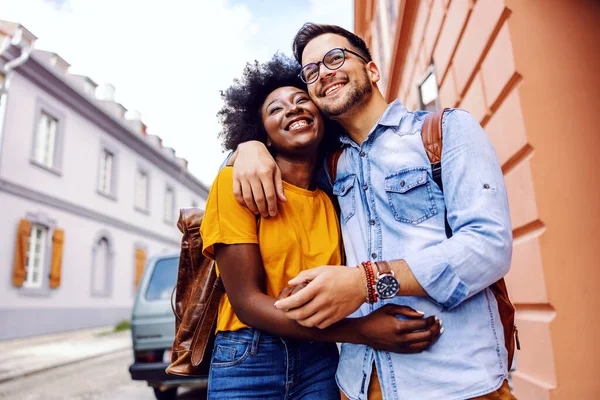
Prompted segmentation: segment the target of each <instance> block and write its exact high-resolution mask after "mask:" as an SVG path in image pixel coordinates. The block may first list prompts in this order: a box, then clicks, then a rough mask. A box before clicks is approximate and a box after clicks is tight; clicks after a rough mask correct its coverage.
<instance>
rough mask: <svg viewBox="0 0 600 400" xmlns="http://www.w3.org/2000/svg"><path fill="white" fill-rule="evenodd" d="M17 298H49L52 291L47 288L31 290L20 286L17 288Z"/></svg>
mask: <svg viewBox="0 0 600 400" xmlns="http://www.w3.org/2000/svg"><path fill="white" fill-rule="evenodd" d="M17 289H18V293H19V296H25V297H50V293H51V291H52V289H50V288H49V287H40V288H31V287H25V286H21V287H18V288H17Z"/></svg>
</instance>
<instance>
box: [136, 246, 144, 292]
mask: <svg viewBox="0 0 600 400" xmlns="http://www.w3.org/2000/svg"><path fill="white" fill-rule="evenodd" d="M145 266H146V252H145V251H144V250H142V249H135V290H137V288H138V285H139V284H140V280H141V279H142V274H143V273H144V267H145Z"/></svg>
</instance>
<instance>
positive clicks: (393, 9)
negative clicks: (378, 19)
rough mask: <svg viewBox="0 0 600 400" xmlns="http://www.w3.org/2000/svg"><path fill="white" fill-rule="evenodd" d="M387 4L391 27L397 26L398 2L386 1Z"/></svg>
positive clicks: (393, 0) (396, 0) (394, 0)
mask: <svg viewBox="0 0 600 400" xmlns="http://www.w3.org/2000/svg"><path fill="white" fill-rule="evenodd" d="M385 2H386V3H387V14H388V19H389V26H390V27H394V26H396V18H398V4H396V3H397V2H398V0H386V1H385Z"/></svg>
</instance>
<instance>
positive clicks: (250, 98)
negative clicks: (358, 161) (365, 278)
mask: <svg viewBox="0 0 600 400" xmlns="http://www.w3.org/2000/svg"><path fill="white" fill-rule="evenodd" d="M224 100H225V106H224V107H223V109H222V110H221V111H220V112H219V116H220V119H221V122H222V124H223V131H222V132H221V137H222V138H223V142H224V145H225V147H226V148H228V149H235V148H236V147H237V145H238V144H239V143H242V142H245V141H248V140H259V141H262V142H263V143H265V144H266V145H267V146H268V148H269V149H270V151H271V152H272V154H273V156H274V158H275V160H276V162H277V164H278V166H279V168H280V170H281V175H282V179H283V181H284V190H285V193H286V197H287V202H286V203H282V204H281V205H280V208H279V213H278V214H277V216H276V217H273V218H259V217H257V216H256V215H254V214H253V213H252V212H251V211H249V210H248V209H247V208H245V207H242V206H240V205H239V204H238V203H237V201H236V200H235V197H234V193H233V188H232V187H233V184H232V182H233V177H232V168H230V167H226V168H224V169H222V170H221V172H220V173H219V175H218V176H217V178H216V179H215V181H214V183H213V185H212V188H211V192H210V195H209V197H208V201H207V204H206V210H205V215H204V220H203V223H202V227H201V233H202V239H203V244H204V249H203V252H204V254H205V255H206V256H208V257H210V258H213V259H215V260H216V262H217V267H218V270H219V273H220V275H221V277H222V279H223V283H224V285H225V289H226V292H227V295H226V296H224V298H223V300H222V302H221V304H220V307H219V315H218V321H217V336H216V340H215V347H214V351H213V357H212V360H211V370H210V375H209V386H208V395H209V398H211V399H247V398H260V399H296V398H298V399H300V398H302V399H338V398H339V390H338V388H337V385H336V382H335V371H336V369H337V363H338V349H337V346H336V345H335V342H350V343H365V344H368V345H369V346H371V347H375V348H382V349H386V350H388V351H401V350H402V349H398V348H397V347H394V345H395V343H396V342H397V341H399V335H400V334H401V333H400V332H398V331H397V329H396V325H395V324H394V322H398V320H397V318H396V316H395V314H403V315H405V316H408V317H414V318H421V317H422V315H421V314H419V313H417V312H415V311H414V310H410V309H407V308H403V307H401V306H392V307H387V308H382V309H381V310H382V311H377V312H374V313H372V314H370V315H369V316H367V317H364V318H359V319H352V320H350V319H347V320H343V321H340V322H339V323H337V324H334V325H333V326H331V327H329V328H327V329H324V330H320V329H317V328H314V329H311V328H305V327H302V326H300V325H299V324H298V323H297V322H296V321H293V320H290V319H288V318H287V317H286V316H285V315H284V313H283V311H280V310H277V309H276V308H275V307H274V306H273V304H274V302H275V299H276V298H277V297H278V296H279V294H280V293H281V292H282V290H283V289H284V288H286V286H287V282H288V281H289V280H290V279H292V278H294V277H295V276H296V275H298V273H299V272H301V271H302V270H305V269H309V268H314V267H317V266H320V265H340V264H341V261H342V255H341V250H340V249H341V247H340V241H341V237H340V227H339V223H338V220H337V215H336V211H335V209H334V206H333V204H332V202H331V200H330V199H329V197H328V196H327V195H326V194H325V193H324V192H322V191H321V190H320V189H318V188H317V187H316V186H315V184H314V175H315V170H316V168H317V165H318V164H319V163H321V162H322V160H323V157H324V155H325V154H327V152H328V151H330V149H331V147H332V146H334V145H335V143H337V136H338V133H339V131H337V129H339V127H337V126H335V125H333V124H330V123H329V122H325V121H324V120H323V118H322V117H321V114H320V112H319V110H318V109H317V107H316V106H315V104H314V103H313V102H312V101H311V100H310V98H309V97H308V95H307V93H306V91H305V86H304V84H303V83H302V81H301V80H300V79H299V78H298V68H297V67H296V65H295V64H294V62H293V61H291V60H289V59H287V58H285V57H284V56H281V55H276V56H275V57H274V58H273V59H272V60H271V61H270V62H267V63H265V64H259V63H254V64H248V65H247V66H246V69H245V70H244V75H243V77H242V79H241V80H236V81H235V83H234V85H233V86H232V87H230V88H229V89H228V90H227V91H226V92H225V93H224ZM326 125H327V126H326ZM326 129H327V135H325V131H326ZM340 268H342V267H340ZM414 322H415V323H420V324H421V325H419V326H421V328H420V329H422V330H423V332H424V333H428V332H429V333H430V334H436V333H435V332H437V330H436V329H438V327H437V326H436V325H437V324H436V323H435V322H434V319H433V317H430V318H423V319H418V320H415V321H414ZM402 342H403V343H405V344H406V337H403V338H402ZM359 367H360V366H357V368H359Z"/></svg>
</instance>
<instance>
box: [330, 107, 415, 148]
mask: <svg viewBox="0 0 600 400" xmlns="http://www.w3.org/2000/svg"><path fill="white" fill-rule="evenodd" d="M406 111H407V110H406V107H404V105H403V104H402V103H401V102H400V100H398V99H396V100H394V101H393V102H391V103H390V105H389V106H388V108H387V109H386V110H385V112H384V113H383V115H382V116H381V117H380V118H379V120H378V121H377V123H376V124H375V126H373V128H371V131H370V132H369V136H371V133H373V132H374V131H375V130H376V129H377V127H378V126H387V127H391V128H397V127H399V126H400V121H401V120H402V117H403V116H404V114H406ZM340 142H341V143H343V144H351V143H353V141H352V139H350V136H348V134H347V133H345V134H344V135H342V136H341V137H340Z"/></svg>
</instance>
